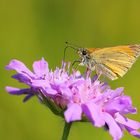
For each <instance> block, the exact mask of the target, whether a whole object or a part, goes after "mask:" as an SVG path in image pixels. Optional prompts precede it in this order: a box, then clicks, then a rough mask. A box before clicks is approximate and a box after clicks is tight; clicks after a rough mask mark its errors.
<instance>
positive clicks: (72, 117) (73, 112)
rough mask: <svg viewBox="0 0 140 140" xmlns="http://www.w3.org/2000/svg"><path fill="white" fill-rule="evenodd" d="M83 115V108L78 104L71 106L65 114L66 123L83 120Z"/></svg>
mask: <svg viewBox="0 0 140 140" xmlns="http://www.w3.org/2000/svg"><path fill="white" fill-rule="evenodd" d="M81 115H82V108H81V106H80V105H78V104H75V103H74V104H70V105H69V106H68V108H67V110H66V111H65V112H64V116H65V119H66V121H67V122H68V123H69V122H72V121H78V120H81Z"/></svg>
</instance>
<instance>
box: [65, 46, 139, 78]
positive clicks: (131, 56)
mask: <svg viewBox="0 0 140 140" xmlns="http://www.w3.org/2000/svg"><path fill="white" fill-rule="evenodd" d="M67 47H71V48H73V49H75V50H76V51H77V53H78V55H79V57H80V59H79V60H78V61H77V60H76V62H79V65H82V66H86V67H87V68H88V69H89V70H91V71H94V70H95V72H96V74H97V75H98V76H99V77H100V76H101V75H104V76H106V77H108V78H109V79H111V80H116V79H118V78H119V77H123V76H124V75H125V74H126V73H127V71H128V70H129V69H130V68H131V66H132V65H133V64H134V62H135V61H136V60H137V58H138V57H139V55H140V45H124V46H115V47H107V48H80V47H74V46H73V45H71V44H69V43H67Z"/></svg>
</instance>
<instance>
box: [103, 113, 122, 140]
mask: <svg viewBox="0 0 140 140" xmlns="http://www.w3.org/2000/svg"><path fill="white" fill-rule="evenodd" d="M103 115H104V120H105V122H106V124H107V125H108V127H109V133H110V135H111V136H112V137H113V140H119V139H120V138H121V137H122V136H123V133H122V130H121V128H120V127H119V126H118V124H117V123H116V122H115V120H114V118H113V117H112V116H111V115H110V114H108V113H106V112H104V113H103Z"/></svg>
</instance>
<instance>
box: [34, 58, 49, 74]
mask: <svg viewBox="0 0 140 140" xmlns="http://www.w3.org/2000/svg"><path fill="white" fill-rule="evenodd" d="M33 70H34V72H35V73H36V74H37V76H40V77H41V76H46V75H47V74H48V72H49V69H48V63H47V62H46V61H45V60H44V58H42V60H39V61H35V62H34V63H33Z"/></svg>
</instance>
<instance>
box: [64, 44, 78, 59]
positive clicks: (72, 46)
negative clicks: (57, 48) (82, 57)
mask: <svg viewBox="0 0 140 140" xmlns="http://www.w3.org/2000/svg"><path fill="white" fill-rule="evenodd" d="M65 43H66V47H65V49H64V56H63V61H65V58H66V50H67V48H72V49H74V50H76V51H77V50H78V48H79V47H78V46H75V45H73V44H70V43H68V42H65Z"/></svg>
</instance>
